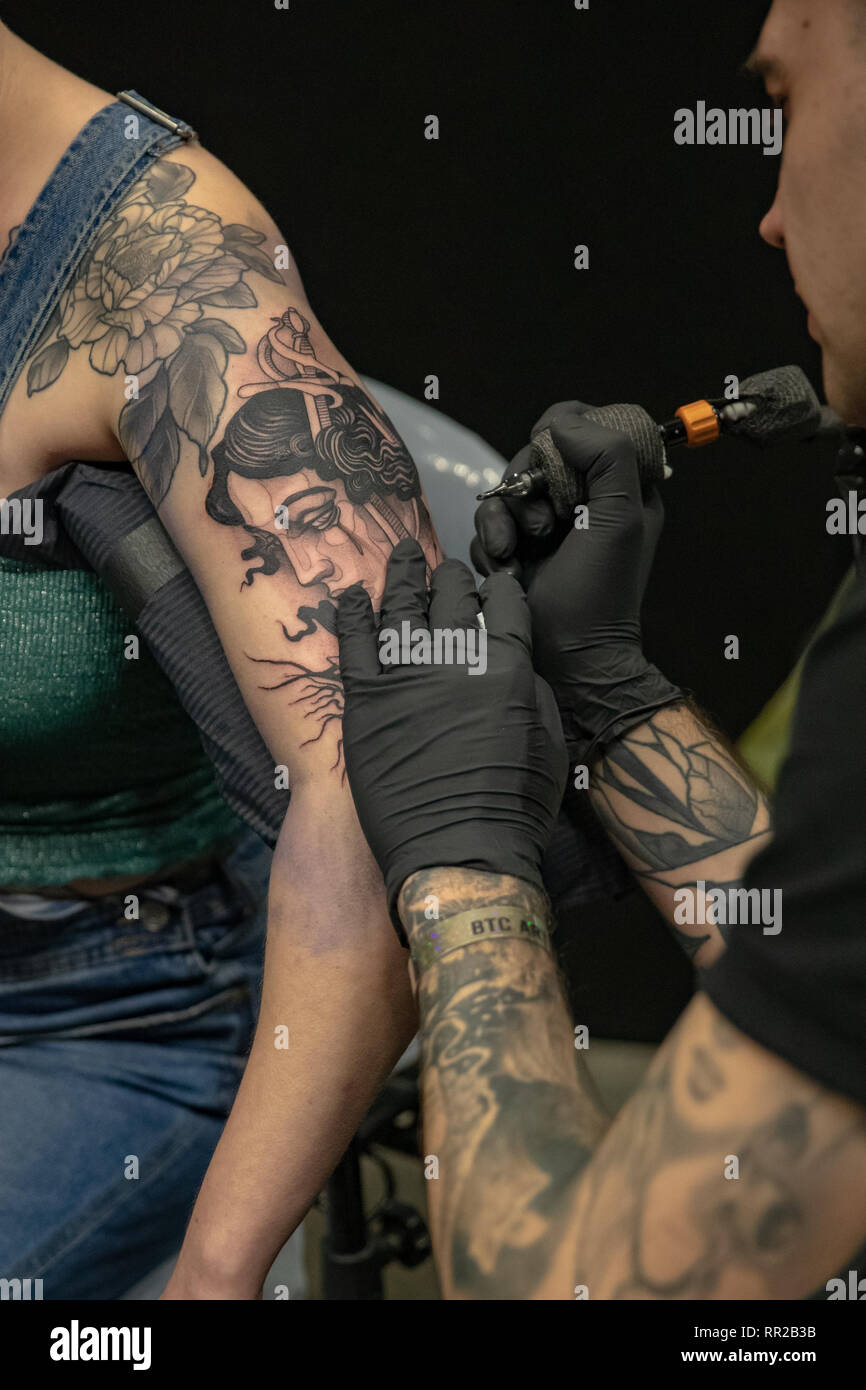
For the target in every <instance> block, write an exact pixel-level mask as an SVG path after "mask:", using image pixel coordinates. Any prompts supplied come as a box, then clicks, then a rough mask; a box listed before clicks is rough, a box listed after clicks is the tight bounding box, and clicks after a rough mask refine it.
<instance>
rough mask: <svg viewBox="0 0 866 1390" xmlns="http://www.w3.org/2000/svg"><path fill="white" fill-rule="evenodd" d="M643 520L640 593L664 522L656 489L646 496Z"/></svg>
mask: <svg viewBox="0 0 866 1390" xmlns="http://www.w3.org/2000/svg"><path fill="white" fill-rule="evenodd" d="M643 518H644V520H643V545H642V548H641V564H640V581H641V593H643V591H644V589H645V588H646V586H647V581H648V579H649V576H650V571H651V569H652V565H653V560H654V559H655V553H656V546H657V545H658V541H659V536H660V535H661V533H662V527H663V526H664V520H665V509H664V504H663V502H662V499H661V494H660V493H659V490H658V488H657V487H653V488H651V489H650V491H649V492H648V493H647V495H646V499H645V504H644V509H643Z"/></svg>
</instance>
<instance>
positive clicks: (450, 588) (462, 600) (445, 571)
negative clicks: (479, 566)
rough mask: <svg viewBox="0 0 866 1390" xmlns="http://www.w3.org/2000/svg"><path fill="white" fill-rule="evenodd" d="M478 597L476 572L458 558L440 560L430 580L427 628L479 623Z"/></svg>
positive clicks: (469, 625) (454, 626)
mask: <svg viewBox="0 0 866 1390" xmlns="http://www.w3.org/2000/svg"><path fill="white" fill-rule="evenodd" d="M480 608H481V600H480V599H479V597H478V591H477V589H476V587H475V576H474V575H473V573H472V571H471V570H470V569H468V568H467V566H466V565H464V564H462V563H461V562H460V560H443V562H442V564H441V565H439V566H438V568H437V569H435V570H434V571H433V575H432V578H431V580H430V628H431V631H432V630H433V629H434V628H469V627H477V626H478V613H479V610H480Z"/></svg>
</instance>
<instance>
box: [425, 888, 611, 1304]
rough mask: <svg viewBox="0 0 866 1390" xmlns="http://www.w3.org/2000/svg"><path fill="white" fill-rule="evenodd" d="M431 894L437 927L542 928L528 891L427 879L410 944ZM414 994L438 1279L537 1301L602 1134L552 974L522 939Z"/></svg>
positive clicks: (481, 954)
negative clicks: (514, 923) (497, 913)
mask: <svg viewBox="0 0 866 1390" xmlns="http://www.w3.org/2000/svg"><path fill="white" fill-rule="evenodd" d="M443 883H445V884H447V885H449V888H448V889H447V890H446V889H445V888H443ZM431 894H435V895H436V897H437V898H438V910H439V915H440V918H441V919H446V918H448V917H450V916H453V915H454V914H456V913H458V912H463V911H466V910H468V909H472V910H477V911H478V912H479V913H483V911H484V908H485V906H493V905H500V904H508V905H513V906H514V907H515V909H516V910H517V911H518V912H519V913H520V914H521V915H524V916H534V917H538V918H543V919H544V920H547V919H548V913H547V911H546V908H545V904H544V900H543V897H542V895H541V894H540V893H538V892H537V890H535V889H532V888H531V887H530V886H529V885H528V884H520V883H519V882H518V881H517V880H515V879H510V878H509V879H500V878H498V876H496V875H493V874H476V873H473V872H471V871H469V870H453V871H440V870H432V871H425V872H422V873H419V874H416V875H415V876H414V877H413V878H412V879H410V880H409V883H408V885H407V887H406V888H404V898H403V906H402V916H403V920H404V922H405V924H406V929H407V935H408V937H409V940H410V942H412V940H413V938H414V934H415V933H416V932H417V931H419V930H420V928H421V926H422V924H423V923H424V921H425V909H426V908H427V907H428V904H429V901H430V895H431ZM418 988H419V1006H420V1010H421V1018H422V1031H423V1038H424V1080H423V1096H424V1141H423V1142H424V1152H425V1154H435V1155H436V1157H437V1158H438V1162H439V1178H438V1181H437V1182H436V1183H431V1184H430V1189H431V1203H432V1212H433V1228H434V1239H435V1243H436V1250H437V1257H438V1263H439V1270H440V1277H441V1278H442V1281H443V1285H444V1287H445V1289H446V1292H447V1293H448V1294H449V1295H450V1296H456V1297H464V1298H531V1297H533V1296H534V1295H535V1294H536V1292H537V1290H538V1289H539V1288H540V1286H541V1285H542V1283H543V1281H545V1280H546V1279H548V1278H549V1276H550V1273H551V1269H552V1267H555V1265H556V1264H557V1263H558V1262H559V1260H561V1258H562V1254H561V1251H560V1246H561V1242H562V1237H563V1221H564V1218H565V1217H566V1216H567V1214H568V1212H569V1211H570V1209H571V1207H572V1205H573V1202H574V1194H575V1189H576V1184H577V1181H578V1179H579V1175H580V1172H581V1170H582V1168H583V1166H584V1164H585V1163H586V1162H587V1160H588V1158H589V1157H590V1155H591V1153H592V1151H593V1149H594V1147H595V1146H596V1144H597V1143H598V1141H599V1139H600V1137H601V1134H602V1133H603V1132H604V1128H605V1126H606V1124H607V1119H606V1117H605V1116H604V1115H603V1114H602V1112H601V1110H600V1108H599V1107H598V1106H597V1103H596V1102H595V1097H594V1093H593V1091H592V1085H591V1082H590V1081H589V1080H588V1078H587V1077H586V1073H585V1068H584V1067H583V1065H582V1061H581V1065H580V1070H579V1071H578V1069H577V1067H576V1061H577V1060H578V1059H579V1058H580V1054H579V1053H578V1052H577V1051H576V1050H575V1048H574V1035H573V1032H572V1029H571V1024H570V1021H569V1018H568V1014H567V1010H566V1008H565V1005H564V1002H563V998H562V994H561V992H560V987H559V981H558V978H557V972H556V967H555V964H554V962H553V961H552V959H551V958H550V957H549V956H548V954H547V952H546V951H541V950H539V949H538V947H536V946H529V945H527V944H526V943H523V942H520V941H507V942H501V941H497V942H476V943H473V944H472V945H471V946H468V947H467V948H466V949H465V950H458V951H454V952H452V953H450V954H449V955H447V956H445V957H443V959H442V960H440V961H437V962H436V963H435V964H434V965H432V966H431V967H429V968H427V969H425V970H424V971H423V972H422V974H421V978H420V981H419V987H418ZM434 1189H435V1190H434Z"/></svg>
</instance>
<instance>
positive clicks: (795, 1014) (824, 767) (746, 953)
mask: <svg viewBox="0 0 866 1390" xmlns="http://www.w3.org/2000/svg"><path fill="white" fill-rule="evenodd" d="M773 836H774V838H773V841H772V843H771V844H770V845H769V846H768V847H767V849H765V850H764V851H762V852H761V853H760V854H759V855H757V856H756V857H755V859H754V860H753V861H752V863H751V864H750V865H749V867H748V869H747V870H746V873H745V876H744V886H745V887H746V888H758V889H768V890H770V891H772V890H774V889H781V893H782V897H781V907H782V930H781V931H780V932H779V933H778V935H765V934H764V929H763V927H762V926H761V925H754V926H753V925H745V924H744V923H740V924H739V925H737V926H734V927H733V929H732V931H731V936H730V939H729V942H728V948H727V950H726V951H725V953H724V955H723V956H721V957H720V959H719V960H718V961H717V962H716V964H715V965H713V966H711V967H710V968H709V970H708V971H707V972H706V975H705V977H704V980H703V987H704V989H705V990H706V993H707V994H708V995H709V997H710V998H711V999H712V1000H713V1002H714V1003H715V1004H716V1006H717V1007H718V1008H719V1009H720V1010H721V1012H722V1013H723V1014H724V1015H725V1016H726V1017H727V1018H729V1019H730V1020H731V1022H732V1023H734V1024H736V1026H737V1027H738V1028H739V1029H741V1031H742V1032H744V1033H746V1034H747V1035H748V1036H749V1037H751V1038H754V1039H755V1041H756V1042H759V1043H761V1044H762V1045H763V1046H764V1047H766V1048H768V1049H769V1050H770V1051H772V1052H776V1053H778V1055H779V1056H780V1057H783V1058H784V1059H785V1060H786V1061H788V1062H790V1063H791V1064H792V1065H793V1066H795V1067H797V1068H798V1069H799V1070H800V1071H803V1072H805V1073H806V1074H807V1075H809V1076H812V1077H814V1078H815V1079H816V1080H817V1081H819V1082H821V1083H822V1084H823V1085H824V1086H826V1087H828V1088H830V1089H831V1090H833V1091H839V1092H841V1093H842V1094H844V1095H847V1096H851V1097H852V1098H853V1099H854V1100H856V1101H859V1102H860V1104H861V1105H864V1106H866V568H864V569H863V570H862V571H861V573H860V574H859V575H858V576H857V578H856V579H855V581H854V584H853V587H852V590H851V591H850V592H849V594H848V597H847V599H846V601H845V604H844V607H843V609H842V612H841V614H840V616H839V618H838V619H837V621H836V622H835V623H834V624H833V625H832V626H831V627H830V628H829V629H828V630H827V631H826V632H824V633H822V634H821V636H820V637H819V638H818V639H817V640H816V642H815V644H814V646H813V647H812V650H811V651H810V652H809V654H808V656H807V658H806V662H805V669H804V672H803V681H802V686H801V691H800V698H799V702H798V704H797V709H796V712H795V715H794V723H793V728H792V732H791V748H790V753H789V756H788V758H787V760H786V762H785V764H784V766H783V768H782V770H781V772H780V775H779V783H778V788H777V794H776V799H775V804H774V808H773ZM771 901H772V900H771Z"/></svg>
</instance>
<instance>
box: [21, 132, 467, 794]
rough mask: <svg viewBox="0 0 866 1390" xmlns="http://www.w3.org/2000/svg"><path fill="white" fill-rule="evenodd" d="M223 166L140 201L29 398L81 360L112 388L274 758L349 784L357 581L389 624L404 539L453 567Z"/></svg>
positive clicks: (91, 273)
mask: <svg viewBox="0 0 866 1390" xmlns="http://www.w3.org/2000/svg"><path fill="white" fill-rule="evenodd" d="M181 159H182V160H183V162H180V160H181ZM215 168H216V169H217V170H219V169H220V166H217V165H216V162H215V161H213V160H212V159H211V157H210V156H207V155H205V154H204V153H203V152H202V151H200V150H196V149H194V148H190V149H187V150H184V151H183V152H182V153H181V155H180V158H179V159H178V160H175V159H174V158H173V157H172V156H169V157H167V158H165V159H162V160H161V161H159V162H158V163H156V164H154V165H153V166H151V168H150V169H149V170H148V171H147V173H146V174H145V175H144V177H143V178H142V179H141V180H140V181H139V182H138V183H137V184H136V185H135V186H134V187H133V189H132V190H131V191H130V193H129V194H128V195H127V196H126V198H125V199H124V200H123V202H122V203H121V204H120V205H119V206H118V208H117V210H116V212H115V213H114V215H113V216H112V218H111V219H110V221H109V222H108V224H107V225H106V226H105V227H104V228H103V229H102V230H101V232H100V233H99V234H98V235H97V237H96V238H95V240H94V241H93V243H92V244H91V246H90V247H89V249H88V251H87V253H86V255H85V257H84V259H83V261H82V262H81V264H80V265H79V267H78V269H77V271H76V273H75V275H74V277H73V279H72V280H71V282H70V284H69V285H68V286H67V288H66V289H65V291H64V293H63V295H62V297H61V301H60V303H59V305H58V309H57V311H56V313H55V314H54V315H53V316H52V319H51V322H50V323H49V325H48V328H47V330H46V332H45V334H44V335H43V338H42V340H41V341H40V343H39V344H38V345H37V348H36V349H35V351H34V354H33V356H32V358H31V361H30V363H29V368H28V376H27V387H28V392H29V393H30V394H33V393H35V392H41V391H46V390H48V389H49V388H50V387H51V385H52V383H53V382H54V381H56V380H57V378H58V377H59V376H60V375H61V374H62V372H63V370H64V367H65V366H66V363H67V361H68V360H69V356H70V354H71V353H77V352H81V353H87V354H88V356H89V360H90V365H91V367H92V368H93V370H94V371H95V372H97V373H100V374H102V375H103V376H105V377H107V378H110V392H111V401H112V405H111V411H112V415H113V420H114V428H115V429H116V433H117V436H118V439H119V440H120V443H121V445H122V447H123V451H124V453H125V454H126V456H127V458H128V459H129V460H130V462H131V463H132V464H133V466H134V468H135V469H136V472H137V473H138V475H139V477H140V479H141V481H142V483H143V484H144V486H145V488H146V489H147V492H148V494H149V496H150V497H151V500H152V501H153V503H154V505H155V506H157V507H158V508H159V514H160V517H161V519H162V521H163V523H164V524H165V526H166V527H167V529H168V530H169V532H170V534H171V535H172V538H173V539H174V541H175V544H176V545H177V546H178V548H179V549H180V550H181V552H182V553H183V554H184V556H185V558H186V560H187V563H188V564H189V566H190V569H191V570H192V572H193V574H194V576H195V578H196V580H197V582H198V584H199V586H200V588H201V589H202V591H203V593H204V595H205V598H206V600H207V602H208V605H209V607H210V609H211V613H212V615H213V618H214V622H215V625H216V627H217V630H218V632H219V634H220V637H221V640H222V642H223V645H224V647H225V649H226V653H227V656H228V658H229V661H230V663H231V665H232V667H233V670H234V672H235V675H236V677H237V679H238V682H239V684H240V687H241V690H242V691H243V693H244V695H245V698H246V699H247V703H248V705H249V706H250V709H251V712H252V714H253V717H254V718H255V719H256V720H257V722H258V723H259V727H260V728H261V730H262V733H263V734H264V736H265V738H266V741H267V742H268V743H269V744H270V746H271V749H272V751H273V752H274V753H275V755H277V756H278V757H279V758H280V759H281V760H282V759H285V760H287V761H288V760H291V762H298V763H299V765H300V766H301V767H314V768H319V769H321V768H322V767H327V768H332V769H334V770H335V771H336V772H337V773H338V774H341V773H342V748H341V735H340V730H341V723H340V721H341V715H342V707H343V701H342V687H341V684H340V679H339V668H338V662H337V641H336V623H335V618H336V600H337V598H338V596H339V594H340V593H341V592H342V591H343V590H344V589H346V588H348V587H349V586H350V585H352V584H355V583H357V582H359V581H360V582H362V583H363V584H364V585H365V587H366V588H367V589H368V591H369V593H370V595H371V598H372V600H373V605H374V607H376V608H377V607H378V604H379V600H380V598H381V592H382V586H383V582H384V575H385V564H386V561H387V558H388V555H389V554H390V552H391V550H392V548H393V547H394V546H395V545H396V544H397V543H398V541H400V540H401V539H403V538H405V537H407V536H412V537H415V538H417V539H418V540H419V542H420V543H421V545H422V546H423V547H424V549H425V552H426V554H427V557H428V561H429V562H430V563H431V564H435V563H436V562H437V561H438V559H439V558H440V557H439V552H438V548H437V544H436V539H435V535H434V532H433V528H432V525H431V522H430V518H429V516H428V513H427V509H426V506H425V503H424V499H423V495H422V491H421V486H420V482H419V479H418V474H417V471H416V469H415V465H414V463H413V461H412V459H411V457H410V456H409V454H408V452H407V450H406V448H405V446H404V444H403V443H402V441H401V440H400V438H399V436H398V435H397V434H396V432H395V430H394V427H393V425H392V424H391V422H390V420H389V419H388V417H387V416H386V415H385V413H384V412H383V411H382V409H381V407H380V406H379V405H378V404H377V403H376V401H375V400H374V399H373V398H372V397H371V396H370V395H369V393H368V392H367V391H366V390H365V388H364V387H363V385H362V384H361V382H360V380H359V378H358V377H357V376H356V375H355V374H354V373H353V372H352V371H351V369H350V368H349V367H348V364H346V363H345V361H344V360H343V359H342V358H341V357H340V356H339V354H338V353H337V352H336V350H335V349H334V348H333V346H332V345H331V344H330V342H329V340H328V338H327V337H326V335H325V333H324V332H323V331H322V329H321V327H320V326H319V325H318V323H317V322H316V320H315V317H314V315H313V313H312V311H311V310H310V308H309V305H308V304H307V303H306V299H305V297H304V292H303V287H302V286H301V282H300V279H299V277H298V275H297V272H296V270H295V269H294V267H293V265H292V263H291V260H290V257H289V255H288V248H287V247H286V246H285V245H284V244H283V242H282V237H281V235H280V233H279V232H278V231H277V229H276V227H274V225H273V224H272V223H271V221H270V219H269V218H268V217H267V214H266V213H264V210H263V209H261V208H260V207H259V206H258V205H257V204H256V203H255V201H254V200H253V199H252V197H251V196H250V195H249V194H248V193H247V192H246V190H244V189H242V187H241V186H240V185H238V184H237V181H236V180H235V179H234V178H233V176H231V175H228V173H227V171H225V170H222V171H221V172H222V175H223V176H224V183H225V196H223V183H222V182H221V181H220V178H219V177H218V176H217V177H215V176H214V169H215ZM202 175H203V177H200V176H202ZM239 190H240V191H239ZM240 210H243V211H245V212H251V213H252V216H251V219H250V220H251V222H255V223H256V225H247V223H246V222H244V221H240V220H234V218H235V217H236V216H237V214H238V212H239V211H240ZM310 759H313V761H312V762H311V761H310Z"/></svg>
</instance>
